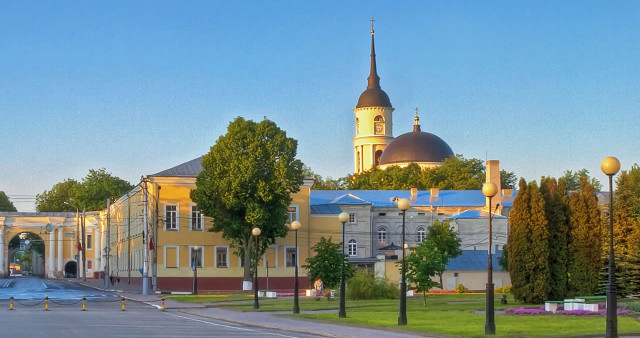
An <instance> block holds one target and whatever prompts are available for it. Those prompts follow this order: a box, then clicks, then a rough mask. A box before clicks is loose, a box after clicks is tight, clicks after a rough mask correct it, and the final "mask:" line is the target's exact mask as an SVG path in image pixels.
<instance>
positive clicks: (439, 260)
mask: <svg viewBox="0 0 640 338" xmlns="http://www.w3.org/2000/svg"><path fill="white" fill-rule="evenodd" d="M445 258H446V255H443V253H442V252H440V251H439V250H438V247H437V246H436V242H435V241H429V240H425V241H423V242H422V243H420V245H419V246H417V247H416V248H413V249H412V250H411V253H409V254H408V255H407V256H406V257H405V264H406V269H407V270H406V276H407V281H408V282H409V283H410V284H411V285H413V288H414V289H416V290H418V292H422V297H423V304H424V306H427V292H429V290H430V289H431V288H434V287H440V288H441V287H442V277H440V283H437V282H436V281H434V280H433V279H432V277H435V276H437V275H440V276H441V271H442V266H443V265H444V266H446V263H445V262H444V260H445ZM401 264H402V262H398V265H401Z"/></svg>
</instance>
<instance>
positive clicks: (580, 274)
mask: <svg viewBox="0 0 640 338" xmlns="http://www.w3.org/2000/svg"><path fill="white" fill-rule="evenodd" d="M569 208H570V210H571V213H570V216H569V238H570V240H569V243H568V249H569V250H568V251H569V260H568V264H567V272H568V280H567V283H568V285H567V288H568V290H567V292H568V296H570V297H575V296H580V295H592V294H593V293H595V292H596V291H597V289H598V278H599V276H598V274H599V272H600V269H601V267H602V258H601V257H600V254H601V248H602V238H603V237H602V236H601V233H602V217H601V216H600V210H599V209H598V198H597V196H596V193H595V190H594V187H593V185H591V184H590V183H589V181H588V180H587V179H586V178H582V181H581V187H580V190H577V191H573V192H572V193H571V195H570V197H569Z"/></svg>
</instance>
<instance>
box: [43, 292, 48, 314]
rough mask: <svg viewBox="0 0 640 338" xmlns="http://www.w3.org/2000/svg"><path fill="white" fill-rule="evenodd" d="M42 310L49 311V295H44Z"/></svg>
mask: <svg viewBox="0 0 640 338" xmlns="http://www.w3.org/2000/svg"><path fill="white" fill-rule="evenodd" d="M44 310H45V311H49V295H45V296H44Z"/></svg>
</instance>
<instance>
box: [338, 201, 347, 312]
mask: <svg viewBox="0 0 640 338" xmlns="http://www.w3.org/2000/svg"><path fill="white" fill-rule="evenodd" d="M338 220H340V223H342V257H341V259H342V261H341V262H340V265H342V272H341V274H340V311H338V317H340V318H347V310H346V308H345V290H344V242H345V239H344V224H345V223H347V221H348V220H349V214H347V213H346V212H341V213H340V215H338Z"/></svg>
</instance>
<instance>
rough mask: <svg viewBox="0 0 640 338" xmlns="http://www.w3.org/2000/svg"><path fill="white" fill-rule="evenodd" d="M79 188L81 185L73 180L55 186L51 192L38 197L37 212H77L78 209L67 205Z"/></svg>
mask: <svg viewBox="0 0 640 338" xmlns="http://www.w3.org/2000/svg"><path fill="white" fill-rule="evenodd" d="M79 188H80V183H78V181H76V180H74V179H71V178H68V179H66V180H64V181H62V182H58V183H56V184H54V185H53V187H52V188H51V190H45V191H43V192H42V194H37V195H36V211H38V212H47V211H76V208H74V207H72V206H71V205H69V204H66V203H69V202H70V199H71V198H73V197H74V196H75V195H76V191H77V190H78V189H79ZM65 202H66V203H65Z"/></svg>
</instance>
